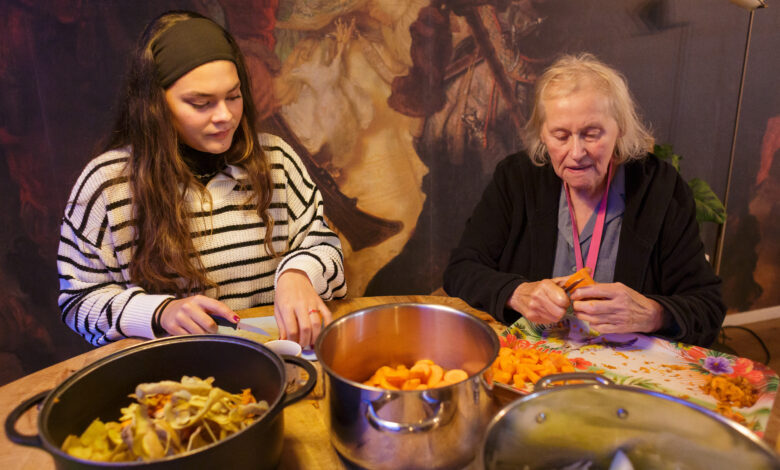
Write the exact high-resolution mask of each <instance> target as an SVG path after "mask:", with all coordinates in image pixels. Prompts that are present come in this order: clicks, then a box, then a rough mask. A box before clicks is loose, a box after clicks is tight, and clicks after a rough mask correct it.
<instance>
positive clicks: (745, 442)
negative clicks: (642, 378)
mask: <svg viewBox="0 0 780 470" xmlns="http://www.w3.org/2000/svg"><path fill="white" fill-rule="evenodd" d="M570 380H584V381H585V382H584V383H579V384H576V385H575V384H571V385H565V386H560V387H550V386H551V385H552V384H553V383H555V382H560V381H564V382H565V381H570ZM618 451H620V452H618ZM481 455H482V463H483V465H484V468H485V469H486V470H493V469H510V468H511V469H526V470H534V469H545V470H547V469H562V468H589V469H591V470H597V469H607V468H611V465H612V464H613V462H617V461H620V460H621V459H622V458H623V457H627V458H628V460H629V461H630V462H631V465H632V467H625V466H622V467H619V468H636V469H647V468H650V469H667V468H668V469H684V470H698V469H701V470H711V469H780V461H778V458H777V455H776V454H775V453H774V452H773V451H772V450H771V449H770V448H769V447H768V446H767V445H766V444H765V443H763V442H762V441H761V440H760V439H758V437H757V436H756V435H755V434H753V433H752V432H750V431H749V430H747V429H746V428H744V427H743V426H741V425H739V424H737V423H735V422H733V421H730V420H728V419H726V418H724V417H723V416H721V415H719V414H717V413H714V412H712V411H709V410H707V409H705V408H702V407H699V406H697V405H694V404H693V403H690V402H688V401H687V400H683V399H680V398H676V397H673V396H670V395H666V394H663V393H658V392H652V391H650V390H645V389H641V388H637V387H628V386H622V385H615V384H614V383H612V382H611V381H610V380H609V379H607V378H605V377H603V376H600V375H597V374H586V373H573V374H558V375H551V376H547V377H544V378H542V379H541V380H540V381H539V382H538V383H537V385H536V387H535V389H534V392H533V393H531V394H529V395H527V396H525V397H523V398H521V399H518V400H515V401H514V402H512V403H510V404H508V405H507V406H505V407H504V408H503V409H502V410H501V411H500V412H499V413H498V414H497V415H496V416H495V418H493V420H492V421H491V422H490V425H489V426H488V430H487V432H486V433H485V439H484V441H483V444H482V452H481ZM588 465H590V466H588Z"/></svg>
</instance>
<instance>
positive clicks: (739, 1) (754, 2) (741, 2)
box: [729, 0, 766, 10]
mask: <svg viewBox="0 0 780 470" xmlns="http://www.w3.org/2000/svg"><path fill="white" fill-rule="evenodd" d="M729 1H730V2H731V3H733V4H734V5H736V6H738V7H742V8H744V9H745V10H755V9H756V8H764V7H765V6H766V1H765V0H729Z"/></svg>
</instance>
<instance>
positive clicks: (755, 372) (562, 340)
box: [500, 315, 778, 436]
mask: <svg viewBox="0 0 780 470" xmlns="http://www.w3.org/2000/svg"><path fill="white" fill-rule="evenodd" d="M500 341H501V346H504V347H509V348H512V349H516V348H536V349H540V350H547V351H559V352H562V353H564V354H565V355H566V357H567V358H569V360H570V361H571V362H572V363H573V364H574V367H575V368H576V369H577V371H580V372H594V373H599V374H602V375H604V376H605V377H607V378H608V379H610V380H612V381H613V382H615V383H617V384H620V385H631V386H636V387H642V388H645V389H649V390H653V391H657V392H661V393H666V394H669V395H673V396H677V397H680V398H684V399H686V400H689V401H691V402H692V403H695V404H697V405H699V406H702V407H704V408H708V409H710V410H714V411H718V412H720V413H721V414H724V415H726V416H728V415H729V414H731V415H732V416H730V417H731V418H732V419H735V420H736V421H738V422H741V424H742V425H744V426H745V427H747V428H748V429H750V430H751V431H753V432H755V433H756V434H757V435H759V436H763V433H764V431H765V430H766V425H767V422H768V420H769V414H770V412H771V411H772V405H773V403H774V400H775V395H776V394H777V385H778V376H777V374H776V373H775V372H774V371H772V370H771V369H769V368H768V367H766V366H765V365H763V364H760V363H757V362H754V361H751V360H750V359H746V358H742V357H737V356H733V355H730V354H726V353H722V352H719V351H715V350H711V349H705V348H702V347H699V346H691V345H687V344H683V343H671V342H669V341H666V340H663V339H660V338H656V337H653V336H648V335H643V334H605V335H599V334H597V333H594V332H592V331H590V330H589V328H588V326H587V324H586V323H584V322H581V321H580V320H578V319H577V318H575V317H573V316H568V315H567V316H565V317H564V319H563V320H562V321H561V322H559V323H558V324H556V325H552V326H539V325H535V324H533V323H531V322H529V321H527V320H526V319H524V318H521V319H520V320H518V321H517V322H516V323H514V324H513V325H512V326H510V327H509V328H507V329H506V330H505V331H504V332H503V333H502V334H501V335H500ZM712 374H719V375H725V376H731V377H744V378H745V379H747V381H748V382H749V383H750V384H751V386H752V388H753V389H754V390H755V392H756V394H757V400H756V402H755V404H754V405H753V406H751V407H749V408H731V409H725V410H724V409H723V408H721V409H720V410H719V409H718V404H717V400H716V398H715V397H713V396H711V395H708V394H707V393H705V392H704V390H702V386H703V385H704V384H705V383H706V382H707V377H708V376H710V375H712ZM532 388H533V386H532V385H529V386H527V387H526V388H525V389H523V390H519V391H520V392H521V393H529V392H530V391H531V389H532Z"/></svg>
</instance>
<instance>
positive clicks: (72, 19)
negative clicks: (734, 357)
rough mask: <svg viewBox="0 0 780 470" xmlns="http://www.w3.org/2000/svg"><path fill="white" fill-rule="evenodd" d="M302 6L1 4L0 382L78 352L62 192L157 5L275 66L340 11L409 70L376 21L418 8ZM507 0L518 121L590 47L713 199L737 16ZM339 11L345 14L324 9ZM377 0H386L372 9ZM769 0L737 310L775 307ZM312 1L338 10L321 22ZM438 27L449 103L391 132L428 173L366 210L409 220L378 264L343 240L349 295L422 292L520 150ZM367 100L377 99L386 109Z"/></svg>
mask: <svg viewBox="0 0 780 470" xmlns="http://www.w3.org/2000/svg"><path fill="white" fill-rule="evenodd" d="M305 3H306V2H303V1H302V0H280V1H279V2H278V5H277V2H276V1H270V0H268V1H266V0H189V1H173V0H169V1H151V0H149V1H140V0H110V1H109V0H44V1H41V0H36V1H33V0H2V1H0V155H1V156H2V157H1V158H0V384H2V383H5V382H7V381H10V380H13V379H15V378H18V377H20V376H22V375H25V374H28V373H30V372H33V371H35V370H37V369H39V368H41V367H44V366H46V365H49V364H51V363H53V362H57V361H60V360H62V359H64V358H66V357H69V356H72V355H74V354H76V353H79V352H81V351H84V350H86V349H87V347H88V346H87V344H86V342H84V341H83V340H82V339H81V338H79V337H78V336H76V335H75V334H74V333H72V332H71V331H70V330H69V329H68V328H67V327H66V326H65V325H64V324H63V323H62V322H61V320H60V316H59V310H58V308H57V273H56V265H55V263H56V252H57V243H58V234H59V220H60V216H61V213H62V210H63V208H64V205H65V201H66V198H67V197H68V193H69V191H70V188H71V185H72V184H73V182H74V181H75V178H76V177H77V175H78V173H79V171H80V170H81V168H83V166H84V165H85V164H86V162H87V161H88V160H89V159H90V158H91V157H92V156H94V150H95V148H96V145H97V142H98V141H99V139H100V138H101V137H102V136H103V135H104V134H105V132H106V131H107V130H108V128H109V125H110V121H111V116H112V107H113V106H114V102H115V95H116V92H117V90H118V87H119V82H120V80H121V76H122V75H123V72H124V67H125V57H126V55H127V52H128V50H129V49H130V48H131V46H132V44H133V42H134V41H135V38H136V37H137V35H138V34H139V33H140V31H141V29H142V27H143V25H144V24H145V23H146V22H147V21H148V20H149V19H151V18H152V17H154V16H156V15H157V14H158V13H160V12H162V11H164V10H166V9H169V8H189V9H196V10H198V11H201V12H202V13H205V14H208V15H210V16H212V17H216V18H219V19H220V21H222V22H224V23H227V27H228V28H229V29H231V30H232V31H233V32H234V34H236V35H237V36H239V39H241V40H242V41H243V44H250V45H251V44H252V41H255V42H256V43H260V42H263V41H265V43H264V46H265V47H267V49H268V50H270V51H273V55H274V58H275V59H276V60H278V62H279V64H282V65H283V64H284V63H285V61H286V60H288V57H291V56H292V55H294V54H292V51H294V50H295V47H300V46H301V44H303V43H304V42H303V41H304V40H311V41H319V42H320V43H321V44H323V45H329V44H331V43H329V42H328V41H332V37H333V32H334V31H335V28H336V27H335V26H334V25H335V24H336V23H337V22H338V20H339V18H341V20H342V23H344V22H348V21H350V20H356V24H357V26H355V28H356V32H355V33H353V35H352V36H351V38H352V39H350V41H352V43H351V44H353V45H359V44H363V43H360V42H359V41H369V42H371V43H372V44H374V45H375V46H376V48H377V49H378V50H379V51H380V52H383V51H392V49H393V47H396V49H398V48H399V47H400V46H399V44H400V45H401V46H404V47H402V48H401V49H403V50H402V51H401V52H402V53H401V54H400V55H399V57H400V59H399V61H398V63H400V64H401V65H404V66H406V67H407V69H408V66H409V65H410V64H411V62H412V61H411V55H412V54H411V53H410V49H411V48H413V47H414V45H410V44H408V43H404V42H403V41H402V40H398V41H396V42H395V43H392V44H389V43H387V37H390V36H391V33H388V31H390V32H393V31H395V34H396V35H397V37H399V38H403V36H404V34H407V33H406V31H408V26H407V25H408V24H410V23H411V22H412V21H414V20H415V19H416V17H417V15H416V11H417V9H418V8H419V4H417V6H413V5H412V3H413V2H411V1H410V2H408V3H409V5H407V7H406V8H407V14H405V15H396V16H393V11H395V10H397V9H398V7H396V5H401V4H405V3H406V2H397V1H395V0H375V1H374V2H359V1H348V0H342V1H334V2H331V3H332V5H331V4H326V3H323V4H322V5H321V6H320V7H321V9H322V10H323V11H321V12H315V13H319V14H320V17H321V18H323V21H322V22H321V23H318V24H317V25H314V26H311V25H309V26H308V27H307V28H308V29H305V30H300V29H298V30H292V29H290V28H289V24H290V21H289V19H290V18H291V17H292V18H294V17H295V13H296V12H297V11H299V7H301V5H303V4H305ZM502 3H504V2H502ZM509 3H510V7H509V8H508V9H507V10H504V11H499V12H497V13H495V15H493V14H492V13H489V14H488V13H485V10H484V9H483V11H482V16H481V18H482V20H483V21H486V24H495V25H501V28H502V31H503V33H504V35H503V44H504V46H505V48H506V50H505V51H503V50H500V51H499V52H506V53H507V54H506V56H505V57H502V60H503V61H504V66H505V67H507V69H511V67H516V68H515V69H512V70H515V71H518V73H517V74H510V77H511V79H512V85H513V87H514V88H513V90H514V93H515V94H516V96H517V99H518V101H519V105H520V109H521V113H520V119H521V120H522V119H523V118H522V116H523V115H524V113H527V111H528V101H527V99H526V96H527V94H528V93H529V91H530V89H531V87H532V82H533V75H534V73H537V72H539V71H540V70H542V69H543V67H544V66H545V65H546V64H548V63H549V62H550V61H551V60H552V59H553V58H554V57H555V56H556V55H558V54H559V53H561V52H579V51H590V52H593V53H595V54H596V55H597V56H599V57H600V58H602V59H603V60H605V61H606V62H608V63H610V64H612V65H614V66H615V67H617V68H618V69H620V70H621V71H623V72H624V73H625V75H626V76H627V78H628V80H629V84H630V86H631V89H632V91H633V93H634V95H635V97H636V99H637V101H638V103H639V104H640V107H641V109H642V112H643V115H644V117H645V119H646V121H648V122H649V123H650V124H651V125H652V128H653V130H654V134H655V136H656V138H657V140H658V142H659V143H669V144H672V145H674V148H675V150H676V151H677V153H679V154H681V155H683V156H684V160H683V162H682V172H683V175H684V176H685V177H686V178H692V177H699V178H702V179H704V180H706V181H707V182H709V183H710V185H711V186H712V188H713V189H714V190H715V192H716V194H718V195H720V196H721V197H722V196H723V194H724V193H725V190H726V179H727V170H728V158H729V151H730V147H731V138H732V130H733V126H734V117H735V110H736V101H737V100H736V98H737V91H738V85H739V77H740V71H741V68H742V60H743V52H744V46H745V35H746V31H747V25H748V17H749V14H748V12H747V11H745V10H742V9H740V8H738V7H736V6H734V5H733V4H731V3H729V2H728V1H726V0H706V1H705V0H676V1H664V0H650V1H648V0H641V1H640V0H631V1H623V0H611V1H607V0H591V1H587V2H583V1H574V0H568V1H564V0H552V1H538V2H535V1H529V0H519V1H515V2H509ZM334 5H335V6H340V7H339V8H335V7H334V8H329V7H332V6H334ZM383 5H384V6H385V7H389V6H393V7H394V8H385V9H384V10H383V8H382V6H383ZM772 6H773V8H767V9H763V10H758V11H757V12H756V14H755V23H754V31H753V38H752V42H751V47H750V60H749V67H748V70H747V76H746V77H747V79H746V87H745V93H744V102H743V111H742V118H741V120H740V128H739V138H738V141H737V148H736V159H735V160H736V161H735V167H734V175H733V178H732V181H731V185H732V186H731V192H730V194H731V197H730V200H729V201H728V209H729V219H728V223H727V225H726V227H727V238H726V245H725V250H724V258H723V265H722V271H721V275H722V277H723V278H724V281H725V297H726V300H727V302H728V304H729V307H730V308H731V310H732V311H744V310H749V309H755V308H761V307H767V306H773V305H778V304H780V288H778V287H777V286H778V281H780V222H778V221H780V213H778V212H780V210H779V209H778V204H777V202H776V201H777V200H778V199H780V163H778V162H776V161H775V157H776V156H777V154H778V149H779V148H780V94H779V93H778V91H777V90H778V86H777V77H778V76H780V59H778V54H777V53H776V51H777V48H778V46H780V28H778V27H777V26H778V25H780V9H778V8H774V6H775V5H772ZM325 10H328V11H331V12H337V13H329V14H328V15H326V14H325V13H324V11H325ZM261 11H262V12H268V11H272V12H273V11H276V18H277V19H278V20H279V21H281V22H282V25H283V26H284V27H280V26H279V25H278V24H277V27H276V30H275V31H274V33H275V41H269V40H268V39H262V38H259V39H258V38H257V37H255V36H254V35H253V34H252V31H251V29H250V30H249V31H248V32H247V25H246V24H239V20H237V18H239V19H240V18H242V17H249V18H251V17H254V16H257V15H256V14H257V13H258V12H261ZM378 11H382V12H383V13H382V14H381V15H380V14H378V13H377V12H378ZM410 15H411V16H410ZM315 16H316V15H315ZM265 19H266V20H267V19H268V18H267V15H266V17H265ZM271 19H273V17H272V18H271ZM493 20H495V21H493ZM231 21H232V24H231ZM272 25H273V24H272ZM285 25H287V26H285ZM250 26H251V24H250ZM512 26H514V28H512ZM451 29H452V37H453V54H452V61H449V60H442V58H441V57H431V61H430V62H431V63H432V64H434V65H435V67H438V69H437V70H439V69H440V70H446V71H447V73H445V74H444V75H445V77H444V79H443V81H442V83H441V87H440V88H438V89H436V90H431V92H437V93H441V94H442V96H444V97H445V100H446V103H445V105H444V107H443V108H442V109H438V110H436V111H435V112H429V113H427V115H426V116H423V117H416V118H414V126H410V129H411V130H409V131H404V132H406V133H407V134H408V135H409V139H410V141H411V142H412V143H413V152H414V153H415V155H413V157H414V158H415V161H414V164H415V165H418V166H420V167H421V168H424V169H425V174H424V176H422V177H421V179H420V182H419V184H417V186H418V187H417V192H419V197H418V199H419V201H420V204H419V208H418V209H415V210H412V211H407V212H406V213H404V214H401V213H400V212H399V213H398V214H393V213H392V209H388V211H389V212H385V213H379V212H381V211H378V212H377V211H374V212H375V213H373V214H372V215H377V216H380V217H383V218H385V219H388V220H394V219H397V220H401V219H403V218H404V217H407V219H404V220H407V222H405V226H404V227H405V232H404V233H403V234H402V235H403V238H402V239H400V241H399V239H398V238H392V237H391V238H390V239H389V240H387V241H386V242H384V241H383V242H381V243H379V242H378V243H377V244H376V245H375V246H371V247H368V248H365V249H364V250H376V252H377V253H379V255H381V256H384V258H383V259H386V261H385V262H383V263H381V265H380V266H371V267H369V265H370V263H367V262H364V260H363V259H362V258H361V250H362V249H360V248H358V249H353V248H352V247H351V242H350V241H349V240H346V239H345V240H344V243H345V247H347V249H348V253H347V254H348V258H347V263H348V264H350V263H353V264H351V265H350V266H351V268H350V269H351V270H350V271H348V274H350V276H351V277H352V279H356V280H358V279H359V282H355V283H354V284H355V285H359V286H361V287H360V288H358V289H357V290H353V291H352V295H363V294H365V295H382V294H411V293H429V292H432V291H434V290H436V289H437V288H439V287H440V286H441V272H442V270H443V269H444V266H445V264H446V260H447V256H448V253H449V250H450V249H451V247H452V246H453V245H454V244H455V243H456V242H457V240H458V238H459V236H460V230H461V227H462V226H463V223H464V221H465V219H466V218H467V217H468V215H469V213H470V211H471V209H472V208H473V206H474V204H475V203H476V201H477V199H478V198H479V196H480V194H481V191H482V189H483V188H484V186H485V184H486V183H487V181H488V179H489V177H490V174H491V172H492V170H493V168H494V166H495V164H496V162H497V161H498V160H499V159H500V158H502V157H503V156H505V155H506V154H508V153H510V152H513V151H516V150H518V149H519V148H520V142H519V139H518V138H517V132H516V125H515V121H514V120H513V117H512V115H511V111H510V110H509V109H508V107H507V106H506V103H505V102H504V101H503V100H502V98H501V96H500V94H499V93H497V92H496V91H495V87H494V81H493V78H492V76H491V75H490V73H489V71H487V69H486V66H485V64H484V62H483V61H476V62H473V65H472V66H471V67H469V66H464V67H460V68H458V67H454V66H453V63H454V62H455V59H463V58H466V59H468V58H469V57H471V56H470V54H473V53H474V51H475V49H476V46H475V42H474V38H473V37H472V35H471V34H470V30H469V29H468V28H467V27H466V26H465V22H464V21H463V20H462V18H455V17H454V16H453V17H452V21H451ZM399 31H400V32H399ZM491 31H495V29H493V30H491ZM259 36H260V35H258V37H259ZM383 38H384V39H383ZM382 41H385V42H382ZM383 48H384V49H383ZM326 49H327V48H326ZM245 50H246V49H245ZM518 53H519V54H518ZM331 54H332V52H331ZM344 54H345V57H346V58H345V63H344V65H343V70H342V72H341V74H342V79H343V82H342V83H350V84H351V86H356V87H358V88H360V87H361V86H364V87H365V86H367V85H365V84H363V83H361V80H360V73H361V72H360V70H361V69H360V67H359V64H361V62H360V60H361V57H362V56H360V48H358V47H352V48H351V49H350V48H349V47H347V48H346V49H345V52H344ZM387 54H390V52H387ZM445 59H446V58H445ZM463 63H465V64H469V61H468V60H466V61H465V62H463ZM518 64H520V65H518ZM326 65H327V64H326ZM271 69H273V67H272V68H271ZM392 72H393V73H395V74H396V76H402V75H404V74H405V73H406V70H404V69H403V67H401V68H400V69H399V68H398V67H396V68H393V69H392ZM432 72H434V73H435V70H433V71H432ZM520 72H522V73H520ZM269 73H270V74H273V73H275V74H276V77H277V80H278V79H279V77H281V76H283V75H281V74H283V70H281V71H280V70H278V69H277V70H276V71H275V72H274V71H273V70H272V72H269ZM370 78H372V77H366V80H365V81H366V82H369V81H370V80H369V79H370ZM382 86H385V88H382ZM379 87H380V88H379V89H378V91H377V90H374V92H376V93H374V95H376V94H377V93H379V94H382V93H385V94H384V96H385V97H386V96H389V95H390V92H391V89H390V86H389V84H386V85H382V83H380V84H379ZM362 90H363V91H365V96H366V97H369V96H372V95H371V90H368V89H367V88H363V89H362ZM361 96H362V95H361ZM366 99H368V98H366ZM293 104H294V103H293ZM380 105H381V106H384V108H383V109H385V111H389V110H390V108H389V107H388V106H387V103H385V102H382V103H380ZM381 106H380V107H381ZM280 109H281V110H282V111H284V107H282V108H280ZM381 112H382V109H379V110H374V118H373V119H374V120H373V121H372V122H369V123H368V124H366V123H363V124H361V125H360V126H357V127H356V129H357V130H355V131H354V133H353V134H351V135H350V137H351V138H352V139H353V140H354V141H355V142H358V143H359V144H362V143H364V142H365V140H366V138H365V135H366V133H368V132H376V131H377V129H376V127H377V126H380V127H381V126H382V125H385V126H389V125H390V124H382V123H381V122H379V118H378V117H377V116H380V115H382V114H381ZM290 124H291V127H292V129H293V131H294V132H298V134H299V135H302V134H303V133H304V131H306V130H307V129H304V128H302V127H296V125H299V124H297V123H296V122H295V121H294V120H292V118H290ZM299 126H300V125H299ZM380 130H381V129H380ZM361 139H363V140H361ZM327 143H329V144H330V146H328V145H325V146H324V147H323V148H322V149H316V150H317V151H316V152H315V151H313V152H312V156H311V157H312V159H313V160H312V161H315V162H316V163H317V164H319V165H321V166H322V167H323V168H327V169H328V170H329V171H330V173H331V175H332V176H333V178H334V181H335V182H336V183H337V184H339V186H340V189H341V190H342V191H343V192H344V193H345V194H347V195H349V196H352V194H350V191H352V189H351V188H352V185H351V183H350V180H349V178H348V177H345V176H344V175H349V171H357V170H354V169H355V168H358V167H359V166H360V165H359V164H357V163H353V164H351V165H352V166H350V165H346V164H345V165H344V166H343V167H338V165H339V164H340V163H339V162H338V160H337V156H338V155H337V154H338V152H339V151H340V150H341V149H343V148H345V147H344V146H343V144H339V145H337V143H336V141H335V139H331V140H330V142H326V144H327ZM350 148H352V147H350ZM354 148H355V150H354V152H355V155H356V157H355V158H357V159H360V158H361V156H360V149H361V148H362V147H361V145H356V146H354ZM334 155H336V156H334ZM358 163H359V162H358ZM334 168H335V169H334ZM354 174H356V175H359V173H354ZM340 175H341V176H340ZM356 177H357V176H356ZM377 177H378V178H387V177H388V175H379V176H377ZM367 196H370V194H368V195H367ZM383 197H384V196H383ZM393 197H395V198H398V200H397V201H393V203H392V204H389V206H390V207H391V208H392V207H394V206H398V207H399V208H400V207H402V206H404V201H403V197H404V195H403V194H401V195H393ZM410 197H411V196H410ZM369 199H370V198H369V197H366V195H365V194H363V195H361V196H360V197H358V206H360V207H370V204H369ZM326 202H327V201H326ZM399 211H400V209H399ZM367 212H369V213H370V212H371V210H367ZM410 213H411V214H412V223H411V224H410V223H409V222H408V220H409V219H408V217H409V214H410ZM336 228H337V229H338V228H339V227H338V226H337V227H336ZM715 234H716V227H715V226H714V224H705V225H704V226H703V238H704V241H705V244H706V246H707V247H708V251H709V252H710V253H712V251H713V249H714V242H715ZM398 236H401V235H398ZM364 253H366V252H365V251H364ZM372 253H373V252H372ZM372 257H373V256H372ZM372 257H369V258H372ZM350 260H355V261H354V262H352V261H350Z"/></svg>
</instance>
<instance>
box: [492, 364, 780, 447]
mask: <svg viewBox="0 0 780 470" xmlns="http://www.w3.org/2000/svg"><path fill="white" fill-rule="evenodd" d="M567 375H570V374H553V375H549V376H546V377H545V378H548V379H551V380H549V381H550V382H552V381H555V380H556V377H557V376H560V377H561V379H562V380H563V379H564V377H563V376H567ZM571 375H577V376H585V375H590V376H595V377H598V379H591V380H597V383H578V384H564V385H560V386H555V387H548V388H541V389H538V390H537V389H536V388H535V389H534V391H533V392H531V393H529V394H528V395H525V396H522V397H520V398H517V399H516V400H513V401H512V402H510V403H508V404H507V405H505V406H504V407H503V408H501V410H500V411H499V412H498V413H496V414H495V416H493V418H492V419H491V420H490V422H489V423H488V425H487V427H486V428H485V434H484V435H483V437H482V445H481V448H480V453H479V458H481V459H483V460H484V458H485V450H486V446H487V442H488V437H489V436H490V434H491V431H492V430H493V428H494V427H496V426H497V423H498V422H499V421H501V420H502V419H503V418H504V417H505V416H506V415H507V414H508V413H510V412H511V411H512V410H514V409H515V408H517V407H519V406H522V405H523V404H525V403H526V402H529V401H532V400H534V399H537V398H539V397H542V396H545V395H548V394H551V393H567V392H573V391H576V390H579V389H586V388H588V389H596V390H598V389H605V390H616V391H618V392H620V393H623V392H626V393H636V394H640V395H647V396H650V397H651V399H653V400H655V399H658V400H667V401H670V402H673V403H678V404H680V405H683V406H685V407H687V408H690V409H691V410H693V411H694V412H699V413H703V414H705V415H707V416H709V417H710V418H714V419H715V420H716V421H717V422H719V423H720V424H722V425H724V426H726V427H727V428H729V429H730V430H732V431H733V432H736V433H737V434H739V435H741V436H742V437H744V438H746V439H747V440H748V441H749V442H750V443H751V444H753V445H755V446H757V447H758V448H759V450H761V451H762V452H764V453H765V454H767V455H768V456H770V457H772V458H774V459H777V455H776V454H775V452H774V451H773V450H772V448H771V447H770V446H769V445H768V444H767V443H766V442H764V441H763V440H761V439H760V438H759V437H758V436H757V435H756V434H755V433H753V432H752V431H750V430H749V429H748V428H746V427H745V426H743V425H741V424H739V423H737V422H735V421H732V420H730V419H727V418H726V417H725V416H722V415H720V414H718V413H716V412H714V411H712V410H709V409H707V408H704V407H702V406H700V405H697V404H696V403H693V402H690V401H688V400H685V399H683V398H678V397H675V396H672V395H669V394H666V393H662V392H658V391H654V390H648V389H644V388H640V387H633V386H628V385H619V384H616V383H614V382H612V381H611V380H610V379H608V378H606V377H604V376H602V375H600V374H595V373H584V372H583V373H576V374H571ZM586 380H588V379H586Z"/></svg>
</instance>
